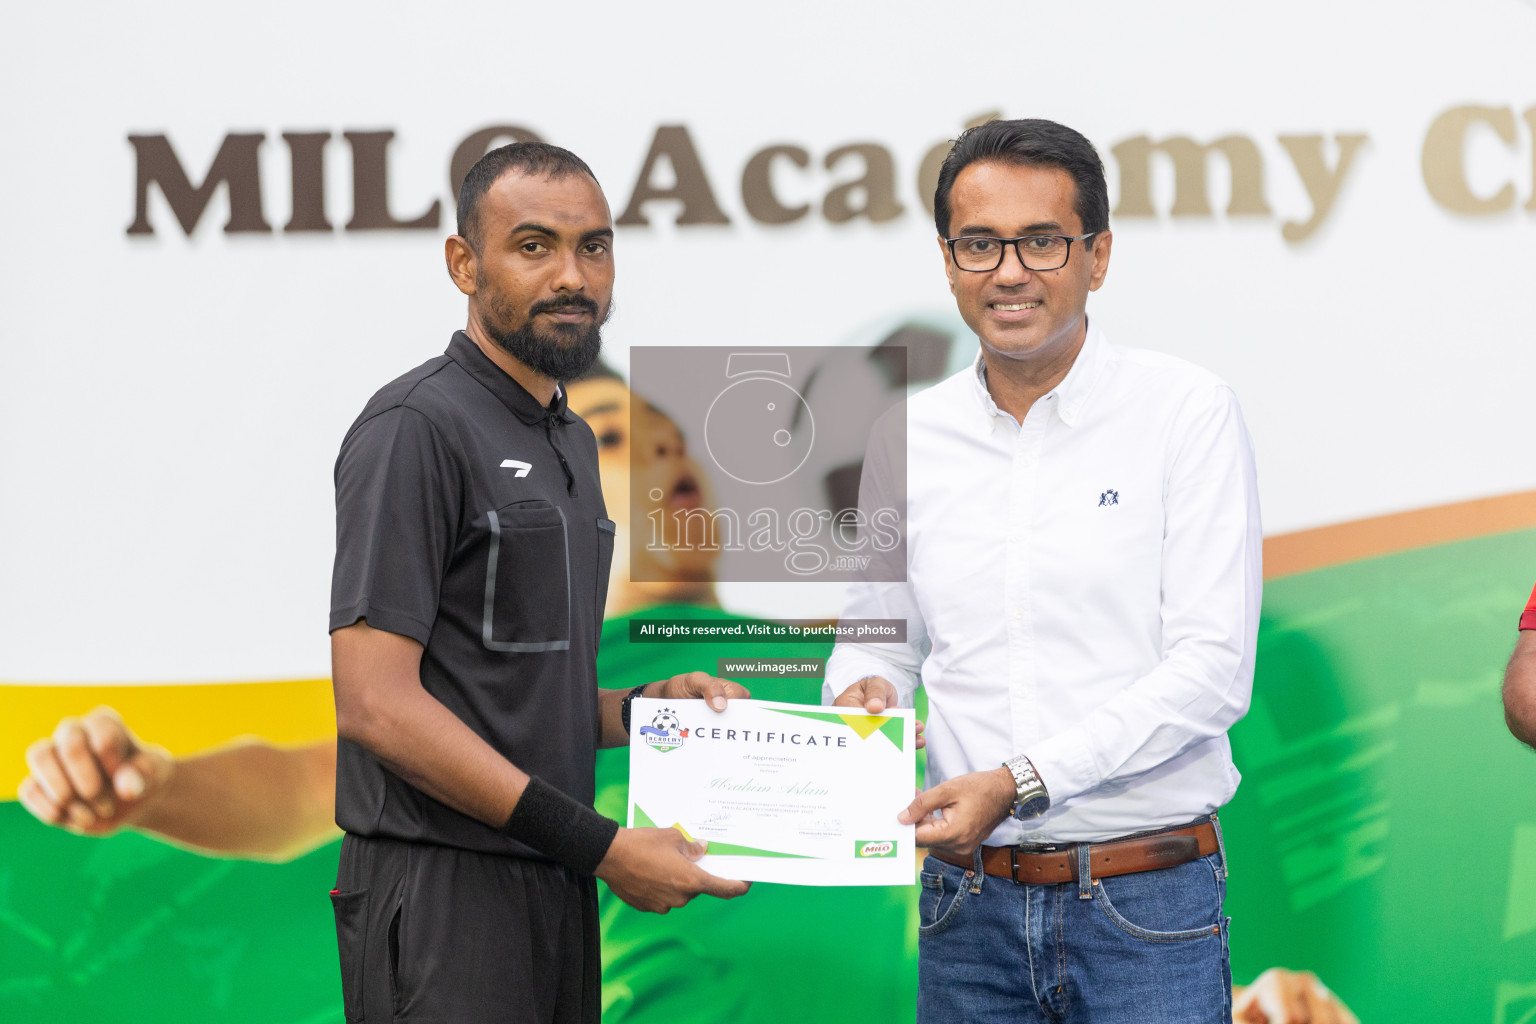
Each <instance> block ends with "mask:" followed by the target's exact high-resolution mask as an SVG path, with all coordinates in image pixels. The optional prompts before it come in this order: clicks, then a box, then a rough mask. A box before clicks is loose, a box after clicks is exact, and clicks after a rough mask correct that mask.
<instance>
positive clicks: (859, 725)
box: [764, 708, 904, 750]
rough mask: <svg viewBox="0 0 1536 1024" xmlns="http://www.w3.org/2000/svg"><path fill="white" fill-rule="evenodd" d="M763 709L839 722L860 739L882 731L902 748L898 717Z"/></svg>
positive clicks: (901, 729) (899, 748)
mask: <svg viewBox="0 0 1536 1024" xmlns="http://www.w3.org/2000/svg"><path fill="white" fill-rule="evenodd" d="M764 710H765V711H773V712H775V713H777V714H780V715H791V716H793V717H795V718H809V719H812V720H813V721H817V722H841V723H842V724H843V725H846V726H848V728H850V729H852V730H853V731H854V732H855V733H857V734H858V737H859V739H861V740H867V739H869V738H870V737H871V736H873V735H874V734H875V733H877V732H882V733H885V736H886V738H887V739H889V740H890V741H891V742H892V743H894V744H895V745H896V749H897V750H901V749H902V736H903V735H904V728H903V723H902V720H901V719H899V718H892V717H889V716H887V715H839V714H834V713H831V712H827V711H787V710H785V709H784V708H765V709H764Z"/></svg>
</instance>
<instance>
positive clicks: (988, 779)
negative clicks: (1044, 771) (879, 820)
mask: <svg viewBox="0 0 1536 1024" xmlns="http://www.w3.org/2000/svg"><path fill="white" fill-rule="evenodd" d="M1017 796H1018V789H1017V788H1016V787H1015V786H1014V782H1013V773H1012V772H1010V771H1009V770H1008V769H1007V768H994V769H992V770H991V771H985V772H971V773H970V774H969V775H960V776H957V777H955V778H953V779H950V780H949V781H947V782H941V783H939V784H938V785H937V786H934V787H933V788H932V789H929V790H924V791H923V792H921V793H919V794H918V795H917V799H916V800H913V801H912V802H911V803H910V804H908V805H907V809H906V810H904V811H902V812H901V813H900V814H898V815H897V816H896V820H897V821H899V822H901V823H902V824H903V825H910V824H913V823H914V822H915V823H916V824H917V835H916V843H917V845H918V846H928V847H932V848H934V849H938V850H943V851H944V852H946V853H953V854H958V855H960V856H962V857H965V856H969V855H970V854H972V853H974V852H976V847H978V846H980V845H981V841H982V840H983V839H985V838H987V836H989V835H991V834H992V830H993V829H995V828H997V826H998V825H1000V824H1001V823H1002V821H1003V819H1004V818H1006V817H1008V815H1009V813H1010V812H1011V811H1012V810H1013V801H1014V798H1015V797H1017ZM935 812H940V813H939V814H936V813H935ZM940 814H942V816H940Z"/></svg>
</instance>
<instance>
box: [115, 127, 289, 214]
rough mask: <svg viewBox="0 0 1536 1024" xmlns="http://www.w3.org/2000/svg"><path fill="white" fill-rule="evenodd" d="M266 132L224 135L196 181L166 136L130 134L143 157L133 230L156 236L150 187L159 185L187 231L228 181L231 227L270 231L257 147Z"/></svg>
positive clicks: (137, 188) (139, 157) (136, 181)
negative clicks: (196, 182)
mask: <svg viewBox="0 0 1536 1024" xmlns="http://www.w3.org/2000/svg"><path fill="white" fill-rule="evenodd" d="M265 138H266V136H264V135H237V134H230V135H226V136H224V142H223V144H222V145H221V146H219V152H218V153H217V154H216V155H215V156H214V158H213V164H212V165H211V166H209V168H208V173H207V174H206V175H204V176H203V183H202V184H201V185H196V186H194V185H193V184H192V179H191V178H189V177H187V172H186V169H185V168H183V167H182V165H181V160H180V159H178V158H177V156H176V151H175V150H174V149H172V148H171V143H170V140H169V139H167V138H166V137H165V136H164V135H130V136H128V141H129V142H130V143H132V144H133V150H134V154H135V156H136V157H137V159H138V172H137V174H136V176H135V183H134V201H133V223H132V224H130V225H128V234H130V235H152V234H154V233H155V229H154V228H153V227H151V226H150V223H149V186H150V183H151V182H153V183H154V184H156V185H159V186H160V192H161V194H162V195H164V196H165V201H166V202H167V203H169V204H170V207H171V212H172V213H174V214H175V215H176V219H177V220H178V221H180V222H181V229H182V230H183V231H184V232H186V233H187V234H188V235H190V234H192V229H193V228H195V227H197V222H198V219H199V218H201V217H202V215H203V211H204V210H206V209H207V208H208V202H209V200H211V199H212V198H213V192H214V190H215V189H217V188H218V187H219V186H220V185H224V186H225V187H226V189H227V190H228V192H229V223H227V224H225V225H224V230H225V231H226V232H231V233H233V232H236V231H263V232H270V231H271V230H272V225H270V224H268V223H267V220H266V218H265V217H264V216H263V215H262V211H261V168H260V166H259V164H258V163H257V160H256V151H257V149H258V148H259V147H260V146H261V143H262V140H263V139H265Z"/></svg>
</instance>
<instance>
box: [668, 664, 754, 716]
mask: <svg viewBox="0 0 1536 1024" xmlns="http://www.w3.org/2000/svg"><path fill="white" fill-rule="evenodd" d="M641 696H643V697H656V698H658V699H660V700H703V701H705V702H707V703H708V704H709V706H710V707H711V708H713V709H714V710H716V711H724V710H725V705H726V703H727V702H728V701H733V700H745V699H747V698H748V697H750V696H752V693H751V691H750V690H748V689H747V688H746V687H745V686H742V685H741V684H740V683H737V682H732V681H731V680H729V679H719V678H716V677H715V676H712V675H710V674H709V673H708V672H684V673H683V674H682V675H680V676H673V677H672V678H671V679H663V680H661V681H660V682H657V683H651V684H650V685H649V686H647V687H646V688H645V689H644V690H643V691H641Z"/></svg>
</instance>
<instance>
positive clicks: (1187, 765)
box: [823, 322, 1262, 845]
mask: <svg viewBox="0 0 1536 1024" xmlns="http://www.w3.org/2000/svg"><path fill="white" fill-rule="evenodd" d="M984 373H985V371H984V364H983V363H982V362H981V360H980V359H978V361H977V364H976V367H975V368H973V369H967V370H964V371H962V372H960V373H958V374H956V375H955V376H953V377H951V378H949V379H948V380H945V381H943V382H942V383H940V384H937V385H935V386H934V387H932V388H930V389H929V390H927V391H924V392H922V393H921V394H918V395H916V396H914V397H913V398H912V399H911V400H910V401H909V402H908V403H907V405H906V484H907V503H906V513H907V519H906V529H907V535H906V549H905V554H906V561H907V572H906V582H904V583H858V584H853V585H851V586H850V587H849V592H848V598H847V602H846V607H845V609H844V613H843V614H844V617H845V618H904V619H906V620H907V640H906V642H905V643H902V644H874V643H839V644H838V645H837V647H836V649H835V650H834V652H833V654H832V657H831V659H830V661H829V663H828V665H827V674H826V686H825V688H824V690H823V699H824V700H825V701H827V702H830V701H831V700H832V699H833V698H834V697H835V696H836V695H838V694H840V693H841V692H842V691H843V690H844V689H846V688H847V687H848V686H850V685H852V684H853V683H855V682H857V681H858V680H860V679H863V678H865V677H867V676H882V677H884V678H886V679H888V680H890V681H891V682H892V683H893V684H894V685H895V686H896V689H897V690H898V691H899V693H900V695H901V703H902V705H903V706H905V707H910V706H911V705H912V697H913V694H914V693H915V692H916V690H917V688H918V686H919V685H921V686H922V687H923V688H924V689H925V690H926V692H927V695H928V708H929V710H928V718H927V725H926V730H927V731H926V735H927V738H928V747H927V749H928V784H929V785H930V786H932V785H936V784H937V783H939V782H942V781H944V780H946V779H951V778H954V777H956V776H958V775H963V774H965V773H967V772H975V771H984V770H990V769H994V768H997V767H999V766H1000V765H1001V763H1002V762H1003V760H1004V759H1005V758H1009V757H1012V756H1014V755H1016V754H1025V755H1027V756H1028V757H1029V759H1030V760H1031V761H1032V762H1033V763H1034V766H1035V769H1036V770H1037V771H1038V772H1039V773H1040V778H1041V780H1042V781H1043V782H1044V783H1045V787H1046V789H1047V791H1048V792H1049V793H1050V797H1051V808H1050V810H1049V811H1047V812H1046V813H1045V814H1044V815H1042V816H1040V817H1038V818H1034V819H1031V820H1029V821H1024V822H1020V821H1016V820H1015V819H1013V818H1011V817H1010V818H1009V819H1007V820H1006V821H1004V822H1003V824H1002V825H1000V826H999V827H998V828H997V829H996V831H994V832H993V833H992V835H991V837H990V838H989V839H988V840H987V842H988V844H990V845H1010V844H1014V843H1025V842H1028V843H1055V842H1076V841H1080V840H1098V839H1106V838H1110V837H1113V836H1119V835H1125V834H1126V833H1129V832H1137V831H1141V830H1143V829H1150V828H1158V827H1161V826H1164V825H1173V824H1178V823H1181V822H1186V821H1189V820H1191V819H1193V818H1196V817H1198V816H1200V815H1202V814H1206V813H1209V812H1211V811H1214V810H1215V809H1216V808H1218V807H1220V806H1221V805H1222V804H1224V803H1226V802H1227V801H1228V800H1229V799H1230V798H1231V797H1232V794H1233V793H1234V792H1235V791H1236V789H1237V783H1238V778H1239V776H1238V771H1237V768H1236V767H1235V766H1234V765H1233V763H1232V754H1231V748H1230V746H1229V745H1228V743H1227V735H1226V733H1227V728H1228V727H1229V726H1231V725H1232V723H1233V722H1235V721H1237V720H1238V719H1239V718H1241V717H1242V716H1243V714H1244V713H1245V712H1246V711H1247V709H1248V701H1249V696H1250V693H1251V690H1252V687H1253V659H1254V646H1255V639H1256V637H1257V634H1258V628H1259V600H1260V589H1261V576H1262V574H1261V571H1260V551H1261V530H1260V525H1259V501H1258V491H1257V484H1256V480H1255V473H1254V463H1253V448H1252V443H1251V442H1250V440H1249V438H1248V431H1247V428H1246V427H1245V426H1244V424H1243V418H1242V413H1241V411H1240V410H1239V409H1238V405H1237V398H1236V396H1235V395H1234V394H1233V393H1232V389H1231V388H1229V387H1228V386H1227V385H1226V384H1224V383H1223V382H1222V381H1221V380H1219V379H1218V378H1217V377H1215V376H1214V375H1212V374H1210V373H1208V372H1206V371H1205V370H1202V369H1200V368H1199V367H1196V366H1193V365H1191V364H1189V363H1187V362H1184V361H1183V360H1180V359H1175V358H1173V357H1171V356H1166V355H1161V354H1158V353H1155V352H1147V351H1141V350H1137V349H1126V348H1119V347H1116V346H1113V345H1110V344H1109V343H1108V342H1107V341H1105V340H1104V337H1103V335H1102V332H1100V331H1099V330H1098V329H1097V328H1095V327H1094V326H1093V324H1092V323H1091V322H1090V323H1089V326H1088V336H1087V339H1086V341H1085V342H1084V345H1083V348H1082V351H1081V352H1080V353H1079V354H1078V357H1077V359H1076V361H1075V362H1074V363H1073V366H1072V369H1071V370H1070V371H1069V372H1068V374H1067V376H1066V378H1065V379H1064V380H1063V381H1062V382H1061V384H1060V385H1058V386H1057V387H1056V388H1055V390H1053V391H1051V392H1050V393H1049V394H1047V395H1045V396H1044V397H1042V398H1040V399H1039V400H1038V401H1036V402H1035V404H1034V405H1033V407H1031V409H1030V410H1029V413H1028V414H1027V415H1026V416H1025V417H1024V422H1023V423H1022V424H1020V423H1017V422H1015V421H1014V419H1013V418H1012V417H1011V416H1009V415H1008V414H1007V413H1005V412H1003V411H1001V410H1000V409H999V408H998V407H997V405H996V404H995V403H994V402H993V401H992V398H991V396H990V395H989V394H988V392H987V388H986V384H985V377H984ZM893 414H894V415H897V416H899V415H900V414H901V410H900V409H897V410H893ZM898 456H899V452H898ZM891 461H892V460H891V459H890V458H889V457H882V456H881V455H880V453H879V451H878V446H872V447H871V452H870V456H869V457H868V458H867V459H866V462H865V470H864V479H863V482H862V484H861V496H860V504H861V506H869V507H879V506H881V505H888V504H892V502H890V501H889V500H888V499H887V492H888V491H890V490H893V489H897V485H893V484H892V481H893V480H897V481H899V479H900V475H901V474H900V472H899V469H897V470H893V468H892V465H891ZM895 504H896V505H897V507H899V501H897V502H895ZM893 813H894V812H893Z"/></svg>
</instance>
